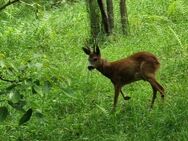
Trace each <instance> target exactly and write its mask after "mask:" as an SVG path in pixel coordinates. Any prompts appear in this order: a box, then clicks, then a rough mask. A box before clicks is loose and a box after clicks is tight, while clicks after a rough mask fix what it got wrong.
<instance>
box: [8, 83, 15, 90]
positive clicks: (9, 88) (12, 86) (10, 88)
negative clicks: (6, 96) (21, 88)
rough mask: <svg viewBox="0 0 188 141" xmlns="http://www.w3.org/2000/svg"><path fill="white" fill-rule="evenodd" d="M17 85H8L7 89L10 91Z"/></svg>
mask: <svg viewBox="0 0 188 141" xmlns="http://www.w3.org/2000/svg"><path fill="white" fill-rule="evenodd" d="M16 86H17V84H12V85H10V86H8V87H7V88H6V90H7V91H10V90H12V89H14V88H15V87H16Z"/></svg>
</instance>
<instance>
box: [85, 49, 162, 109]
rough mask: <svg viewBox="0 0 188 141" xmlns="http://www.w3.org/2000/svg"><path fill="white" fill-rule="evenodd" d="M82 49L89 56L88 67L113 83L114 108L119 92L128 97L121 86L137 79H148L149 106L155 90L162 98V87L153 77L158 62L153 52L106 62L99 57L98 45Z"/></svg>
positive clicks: (126, 98) (154, 96)
mask: <svg viewBox="0 0 188 141" xmlns="http://www.w3.org/2000/svg"><path fill="white" fill-rule="evenodd" d="M82 49H83V51H84V52H85V54H87V55H88V56H89V59H88V60H89V65H88V69H89V70H93V69H97V70H98V71H99V72H101V73H102V74H103V75H104V76H106V77H108V78H109V79H110V80H111V82H112V83H113V85H114V89H115V95H114V105H113V109H114V110H115V107H116V104H117V101H118V96H119V93H120V92H121V94H122V96H123V98H124V99H125V100H128V99H130V97H129V96H124V95H123V92H122V91H121V88H122V87H123V86H124V85H126V84H129V83H131V82H134V81H138V80H145V81H148V82H149V83H150V85H151V87H152V89H153V97H152V101H151V108H152V107H153V104H154V101H155V98H156V94H157V91H159V92H160V95H161V97H162V99H164V88H163V87H162V86H161V85H160V84H159V83H158V82H157V81H156V79H155V73H156V71H157V69H158V68H159V66H160V63H159V61H158V59H157V58H156V57H155V56H154V55H153V54H151V53H149V52H138V53H135V54H133V55H131V56H129V57H127V58H124V59H121V60H117V61H114V62H108V61H106V60H105V59H102V58H101V54H100V50H99V47H98V46H97V47H95V48H94V50H93V51H92V50H91V49H90V48H88V47H85V48H82Z"/></svg>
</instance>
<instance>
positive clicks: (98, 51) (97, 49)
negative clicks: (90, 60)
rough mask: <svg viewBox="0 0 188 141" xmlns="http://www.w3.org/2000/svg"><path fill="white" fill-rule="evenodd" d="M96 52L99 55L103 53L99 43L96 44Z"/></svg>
mask: <svg viewBox="0 0 188 141" xmlns="http://www.w3.org/2000/svg"><path fill="white" fill-rule="evenodd" d="M96 54H97V55H101V53H100V49H99V46H98V45H97V46H96Z"/></svg>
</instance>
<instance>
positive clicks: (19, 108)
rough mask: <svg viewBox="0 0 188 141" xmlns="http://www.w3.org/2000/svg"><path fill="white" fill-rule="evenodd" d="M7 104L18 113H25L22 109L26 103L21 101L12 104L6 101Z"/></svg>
mask: <svg viewBox="0 0 188 141" xmlns="http://www.w3.org/2000/svg"><path fill="white" fill-rule="evenodd" d="M8 104H9V105H10V106H11V107H12V108H14V109H16V110H19V111H22V112H25V110H24V109H23V107H24V106H25V105H26V101H24V100H22V101H19V102H17V103H13V102H12V101H8Z"/></svg>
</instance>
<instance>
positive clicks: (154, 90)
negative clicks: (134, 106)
mask: <svg viewBox="0 0 188 141" xmlns="http://www.w3.org/2000/svg"><path fill="white" fill-rule="evenodd" d="M151 87H152V89H153V97H152V101H151V108H153V104H154V102H155V99H156V96H157V90H156V88H155V87H153V86H152V85H151Z"/></svg>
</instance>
